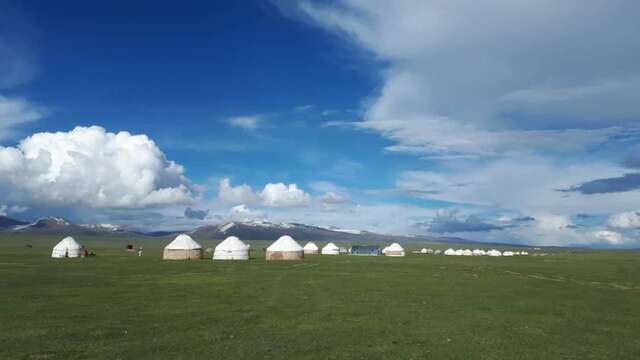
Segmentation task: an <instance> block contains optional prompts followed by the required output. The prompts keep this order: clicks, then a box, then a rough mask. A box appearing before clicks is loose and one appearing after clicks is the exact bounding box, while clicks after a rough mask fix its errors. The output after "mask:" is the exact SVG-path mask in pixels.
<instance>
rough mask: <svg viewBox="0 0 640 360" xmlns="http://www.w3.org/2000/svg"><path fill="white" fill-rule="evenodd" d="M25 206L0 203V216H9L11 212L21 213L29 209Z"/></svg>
mask: <svg viewBox="0 0 640 360" xmlns="http://www.w3.org/2000/svg"><path fill="white" fill-rule="evenodd" d="M27 210H28V208H27V207H25V206H18V205H0V216H8V215H11V214H20V213H23V212H25V211H27Z"/></svg>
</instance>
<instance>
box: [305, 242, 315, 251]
mask: <svg viewBox="0 0 640 360" xmlns="http://www.w3.org/2000/svg"><path fill="white" fill-rule="evenodd" d="M304 249H305V250H318V245H316V244H314V243H313V242H311V241H309V242H308V243H306V245H305V246H304Z"/></svg>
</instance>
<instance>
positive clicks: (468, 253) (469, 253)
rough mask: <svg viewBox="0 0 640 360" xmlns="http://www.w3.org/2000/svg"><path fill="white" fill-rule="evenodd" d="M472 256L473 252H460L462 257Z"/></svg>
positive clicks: (467, 250)
mask: <svg viewBox="0 0 640 360" xmlns="http://www.w3.org/2000/svg"><path fill="white" fill-rule="evenodd" d="M472 255H473V251H471V250H469V249H464V250H462V256H472Z"/></svg>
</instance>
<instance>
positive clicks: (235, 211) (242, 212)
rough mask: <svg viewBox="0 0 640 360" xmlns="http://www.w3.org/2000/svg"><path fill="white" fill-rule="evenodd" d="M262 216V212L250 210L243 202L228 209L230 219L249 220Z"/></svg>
mask: <svg viewBox="0 0 640 360" xmlns="http://www.w3.org/2000/svg"><path fill="white" fill-rule="evenodd" d="M264 218H265V214H264V213H263V212H261V211H255V210H251V209H249V208H248V207H247V206H246V205H245V204H240V205H236V206H234V207H232V208H231V210H229V219H230V220H231V221H251V220H261V219H264Z"/></svg>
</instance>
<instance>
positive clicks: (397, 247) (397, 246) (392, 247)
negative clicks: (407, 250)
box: [387, 243, 404, 251]
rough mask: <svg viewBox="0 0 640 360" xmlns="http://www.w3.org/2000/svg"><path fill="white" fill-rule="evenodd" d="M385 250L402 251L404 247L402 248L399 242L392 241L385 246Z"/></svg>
mask: <svg viewBox="0 0 640 360" xmlns="http://www.w3.org/2000/svg"><path fill="white" fill-rule="evenodd" d="M387 251H404V249H403V248H402V246H400V244H398V243H393V244H391V245H389V246H387Z"/></svg>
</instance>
